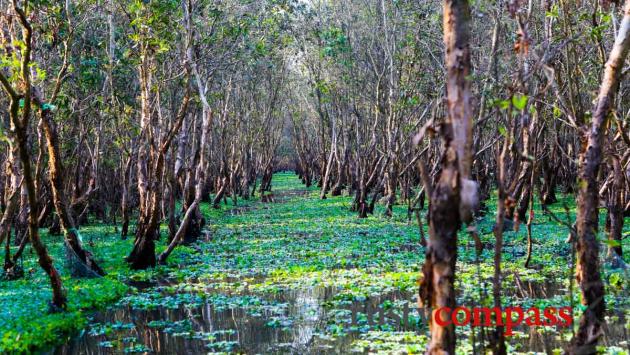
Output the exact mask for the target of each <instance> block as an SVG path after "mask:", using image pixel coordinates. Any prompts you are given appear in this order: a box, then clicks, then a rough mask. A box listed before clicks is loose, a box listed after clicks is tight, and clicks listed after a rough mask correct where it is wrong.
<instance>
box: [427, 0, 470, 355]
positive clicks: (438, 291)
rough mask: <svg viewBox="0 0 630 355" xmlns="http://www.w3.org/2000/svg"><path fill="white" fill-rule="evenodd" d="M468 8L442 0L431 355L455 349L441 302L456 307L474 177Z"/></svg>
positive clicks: (461, 1)
mask: <svg viewBox="0 0 630 355" xmlns="http://www.w3.org/2000/svg"><path fill="white" fill-rule="evenodd" d="M470 21H471V17H470V9H469V7H468V1H466V0H445V1H444V46H445V49H446V54H445V62H446V63H445V64H446V71H447V74H446V95H447V103H448V115H447V117H446V121H445V122H444V124H443V125H442V135H443V137H442V138H443V140H444V143H445V151H444V155H443V157H442V171H441V173H440V177H439V180H438V183H437V186H435V187H434V188H428V187H426V188H427V191H432V195H431V199H430V206H429V241H428V246H427V250H426V259H425V263H424V265H423V267H422V274H423V277H422V280H421V283H420V300H421V305H426V306H428V307H430V309H431V320H430V323H429V326H430V329H431V341H430V343H429V344H428V348H427V354H445V353H447V354H455V345H456V339H455V326H454V325H453V324H452V323H448V324H447V325H442V324H440V323H438V322H436V321H435V319H436V317H441V319H445V317H446V316H447V314H446V312H444V311H440V309H441V308H442V307H449V308H451V309H454V308H455V307H456V305H455V267H456V262H457V232H458V231H459V229H460V226H461V223H462V219H463V218H462V217H464V218H465V217H466V215H467V214H468V213H467V212H468V211H466V210H465V208H464V205H463V204H461V203H460V202H461V196H460V191H461V186H462V181H463V180H464V179H468V178H469V176H470V169H471V167H470V165H471V159H472V154H471V144H472V108H471V103H470V101H471V96H472V94H471V90H470V81H469V80H470V78H469V76H470V74H471V72H470V69H471V65H470V48H469V36H470V25H469V24H470Z"/></svg>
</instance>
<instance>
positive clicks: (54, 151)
mask: <svg viewBox="0 0 630 355" xmlns="http://www.w3.org/2000/svg"><path fill="white" fill-rule="evenodd" d="M36 102H37V103H38V105H39V106H40V107H43V103H42V102H41V100H36ZM50 115H51V112H50V110H49V109H45V108H41V109H40V117H41V120H42V124H43V125H42V126H43V129H44V136H45V137H46V143H47V145H48V174H49V178H50V185H51V187H52V199H53V204H54V205H55V210H56V211H57V215H58V216H59V224H60V226H61V228H62V229H63V232H64V239H65V242H66V244H67V247H68V248H70V249H71V250H72V253H69V260H68V262H69V265H70V268H71V270H72V274H73V276H103V275H105V271H103V269H101V268H100V267H99V266H98V264H97V263H96V261H94V258H93V257H92V254H91V253H89V252H88V251H86V250H85V249H83V246H82V242H81V238H80V237H79V231H78V230H77V227H76V225H75V222H74V218H73V217H72V214H71V211H70V210H69V208H68V201H67V200H66V198H65V195H64V191H63V186H64V185H63V175H62V174H63V167H62V163H61V154H60V153H59V139H58V136H57V130H56V127H55V122H54V121H53V119H52V117H51V116H50ZM72 254H74V256H76V258H78V261H79V262H80V263H82V264H83V265H76V260H73V259H74V256H73V255H72Z"/></svg>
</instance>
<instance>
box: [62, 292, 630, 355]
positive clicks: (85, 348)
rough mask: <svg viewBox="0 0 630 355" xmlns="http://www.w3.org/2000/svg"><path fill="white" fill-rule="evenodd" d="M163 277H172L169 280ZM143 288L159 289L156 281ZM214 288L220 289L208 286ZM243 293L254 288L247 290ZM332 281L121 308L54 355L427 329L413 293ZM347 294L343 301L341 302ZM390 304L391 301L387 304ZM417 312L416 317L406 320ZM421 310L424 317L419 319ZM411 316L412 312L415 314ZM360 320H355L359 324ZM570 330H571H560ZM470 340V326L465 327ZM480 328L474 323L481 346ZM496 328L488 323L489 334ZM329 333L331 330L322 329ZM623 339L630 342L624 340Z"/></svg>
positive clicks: (320, 347)
mask: <svg viewBox="0 0 630 355" xmlns="http://www.w3.org/2000/svg"><path fill="white" fill-rule="evenodd" d="M516 283H517V284H518V285H517V286H516V287H515V288H514V289H513V290H506V291H507V292H506V295H510V294H511V295H512V296H513V297H515V298H529V299H531V296H537V297H543V296H545V298H550V297H553V296H555V295H558V294H563V293H564V290H563V289H562V287H559V286H558V285H557V284H549V283H537V282H523V281H521V280H519V281H517V282H516ZM161 284H168V283H167V282H166V281H163V282H161ZM136 286H137V287H140V288H141V287H149V288H146V289H145V291H144V292H151V291H155V290H160V289H161V287H160V286H158V287H152V286H154V285H151V284H137V285H136ZM208 292H216V291H214V290H212V289H208ZM244 293H245V294H247V293H248V291H244ZM340 296H343V295H340V294H339V293H338V290H337V289H336V288H334V287H314V288H305V289H297V290H289V291H285V292H279V293H277V294H268V295H265V296H264V297H263V298H264V299H265V300H266V302H269V303H270V304H274V305H277V307H275V308H273V309H271V308H264V307H263V308H261V310H260V311H258V312H251V311H248V310H247V309H246V308H243V307H238V306H234V307H232V308H229V307H228V308H225V307H215V306H214V305H213V304H211V303H204V304H202V305H201V306H196V307H190V308H188V307H185V306H183V305H180V306H179V308H176V309H169V308H167V307H162V306H160V307H158V308H157V309H153V310H137V309H132V308H131V307H129V306H124V307H117V308H113V309H111V310H108V311H104V312H101V313H98V314H96V315H94V317H93V320H92V326H91V327H90V328H89V329H88V330H86V331H85V332H84V333H83V334H81V335H80V336H78V337H76V338H75V339H73V340H71V341H69V342H68V343H67V344H65V345H63V346H60V347H58V348H56V349H54V350H53V351H52V352H51V353H52V354H119V353H122V352H132V351H136V352H145V351H146V352H151V351H152V352H156V353H163V354H205V353H208V352H226V351H227V352H240V353H295V354H326V353H348V352H350V351H351V350H353V349H352V342H353V341H354V340H356V339H357V338H358V337H359V336H360V333H361V331H366V330H368V329H372V330H373V329H385V330H393V331H398V330H405V331H409V330H411V331H416V332H421V333H426V331H427V329H426V319H422V318H421V316H422V313H423V312H418V310H417V309H414V307H415V304H416V300H415V295H413V293H410V292H407V293H401V292H392V293H389V294H386V295H382V296H376V297H368V298H366V299H363V300H356V299H354V300H348V301H343V297H340ZM340 300H341V301H340ZM384 305H388V306H384ZM411 314H415V316H416V320H418V319H420V320H419V321H417V322H416V323H414V322H408V320H409V319H411V318H409V317H410V315H411ZM418 317H420V318H418ZM412 318H413V317H412ZM331 324H342V325H343V326H344V327H345V328H346V329H345V331H344V332H343V336H337V337H332V336H330V334H331V329H330V328H329V326H331ZM353 326H354V327H353ZM515 330H517V331H520V332H522V335H521V336H514V337H509V338H508V339H507V341H508V342H509V343H510V344H511V345H512V346H514V349H516V350H518V351H522V352H528V351H535V352H544V353H552V352H553V350H554V349H559V348H563V347H564V346H565V345H566V344H567V341H566V340H567V339H561V338H560V336H559V333H558V332H556V331H548V332H544V331H542V332H541V331H539V330H538V329H536V328H528V327H524V326H520V327H516V328H515ZM559 330H566V329H562V328H561V329H559ZM459 331H460V333H461V335H460V337H459V338H460V339H461V340H462V341H465V339H466V338H467V336H466V333H467V331H468V333H469V331H470V329H469V328H462V329H459ZM479 331H480V330H479V329H476V330H475V333H476V334H477V335H475V337H476V338H477V340H476V343H477V346H476V347H477V348H478V349H479V346H480V344H479V341H480V338H479V335H478V334H479ZM491 331H492V329H485V334H486V336H485V337H484V338H485V339H486V344H487V339H488V337H487V335H489V334H490V333H491ZM324 333H326V334H327V335H323V334H324ZM627 339H628V335H627V331H626V330H625V327H624V320H623V314H622V315H621V317H619V318H616V320H615V321H614V322H610V323H609V324H608V325H607V327H606V334H605V336H604V338H603V339H602V344H604V345H607V346H611V345H616V346H619V345H620V344H625V345H622V346H623V348H624V349H625V348H627ZM624 341H625V342H626V343H624Z"/></svg>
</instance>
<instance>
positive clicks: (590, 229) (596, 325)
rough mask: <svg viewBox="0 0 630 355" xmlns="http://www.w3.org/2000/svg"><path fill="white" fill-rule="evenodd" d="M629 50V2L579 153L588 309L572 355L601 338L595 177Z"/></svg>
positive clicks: (581, 256) (580, 268) (580, 237)
mask: <svg viewBox="0 0 630 355" xmlns="http://www.w3.org/2000/svg"><path fill="white" fill-rule="evenodd" d="M629 48H630V0H626V2H625V7H624V17H623V21H622V22H621V24H620V26H619V32H618V33H617V38H616V39H615V44H614V46H613V49H612V51H611V54H610V57H609V59H608V62H607V63H606V69H605V71H604V78H603V80H602V84H601V87H600V91H599V95H598V98H597V104H596V106H595V109H594V110H593V112H594V114H593V118H592V120H591V126H590V128H589V129H588V131H587V133H586V136H585V137H584V140H585V142H584V143H585V146H584V150H583V151H582V153H581V154H580V170H579V184H578V185H579V190H578V212H577V248H576V252H577V264H576V270H575V271H576V279H577V281H578V284H579V285H580V289H581V291H582V302H583V304H584V305H585V306H586V307H587V308H586V310H585V311H584V314H583V315H582V318H581V320H580V326H579V329H578V332H577V334H576V336H575V338H573V340H572V342H571V345H570V348H569V351H570V352H571V353H575V354H585V353H594V352H595V347H596V345H597V341H598V339H599V337H600V336H601V335H602V326H603V323H604V313H605V311H606V304H605V302H604V285H603V283H602V279H601V275H600V263H599V242H598V241H597V230H598V223H599V221H598V215H599V213H598V212H599V211H598V198H599V188H598V183H597V175H598V173H599V168H600V165H601V161H602V144H603V142H604V136H605V134H606V132H605V130H606V124H607V121H608V115H609V113H610V110H611V108H612V107H613V102H614V97H615V93H616V92H617V89H618V87H619V79H620V77H621V72H622V70H623V64H624V61H625V58H626V55H627V54H628V49H629Z"/></svg>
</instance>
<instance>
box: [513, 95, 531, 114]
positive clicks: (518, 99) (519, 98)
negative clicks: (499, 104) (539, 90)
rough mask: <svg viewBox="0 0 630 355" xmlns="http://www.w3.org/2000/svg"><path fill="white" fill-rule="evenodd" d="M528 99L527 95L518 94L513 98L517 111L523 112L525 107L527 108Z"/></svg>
mask: <svg viewBox="0 0 630 355" xmlns="http://www.w3.org/2000/svg"><path fill="white" fill-rule="evenodd" d="M527 99H528V98H527V95H519V94H516V95H514V96H512V105H514V107H516V109H517V110H519V111H523V110H524V109H525V106H527Z"/></svg>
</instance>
